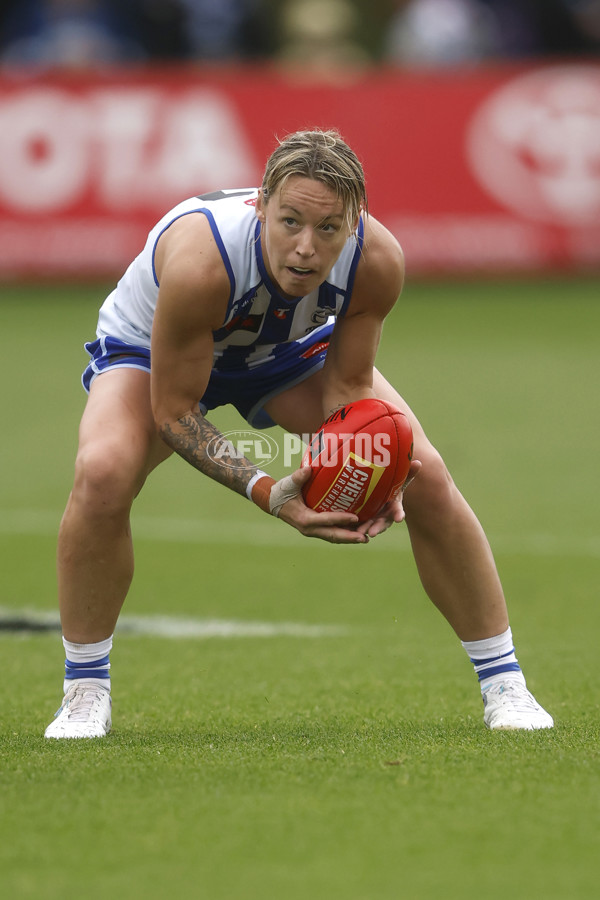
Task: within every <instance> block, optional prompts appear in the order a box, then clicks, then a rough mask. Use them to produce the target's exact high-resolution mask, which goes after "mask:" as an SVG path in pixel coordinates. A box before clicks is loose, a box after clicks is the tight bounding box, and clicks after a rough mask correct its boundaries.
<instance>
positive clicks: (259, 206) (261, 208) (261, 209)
mask: <svg viewBox="0 0 600 900" xmlns="http://www.w3.org/2000/svg"><path fill="white" fill-rule="evenodd" d="M266 204H267V201H266V199H265V195H264V193H263V189H262V188H259V189H258V197H257V198H256V206H255V207H254V209H255V211H256V217H257V219H258V221H259V222H262V223H263V225H264V223H265V218H266V216H265V206H266Z"/></svg>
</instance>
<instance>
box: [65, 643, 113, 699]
mask: <svg viewBox="0 0 600 900" xmlns="http://www.w3.org/2000/svg"><path fill="white" fill-rule="evenodd" d="M62 641H63V645H64V648H65V654H66V659H65V680H64V685H63V687H64V690H65V693H66V692H67V690H68V689H69V688H70V687H71V686H72V685H73V683H74V682H75V681H87V682H89V683H90V684H97V685H99V686H100V687H103V688H105V689H106V690H107V691H110V660H109V654H110V651H111V649H112V641H113V636H112V634H111V636H110V637H109V638H106V640H104V641H98V642H97V643H95V644H74V643H72V642H71V641H68V640H67V639H66V638H65V637H63V639H62Z"/></svg>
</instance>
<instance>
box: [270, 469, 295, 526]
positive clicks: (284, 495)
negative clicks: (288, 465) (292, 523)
mask: <svg viewBox="0 0 600 900" xmlns="http://www.w3.org/2000/svg"><path fill="white" fill-rule="evenodd" d="M301 492H302V488H300V487H298V485H297V484H296V482H295V481H294V479H293V478H292V476H291V475H286V477H285V478H282V479H281V481H277V482H276V483H275V484H274V485H273V487H272V488H271V494H270V496H269V509H270V510H271V515H272V516H279V512H280V510H281V507H282V506H283V504H284V503H287V502H288V500H292V499H293V498H294V497H298V496H299V495H300V493H301Z"/></svg>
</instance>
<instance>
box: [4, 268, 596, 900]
mask: <svg viewBox="0 0 600 900" xmlns="http://www.w3.org/2000/svg"><path fill="white" fill-rule="evenodd" d="M103 292H104V291H103V288H102V287H100V288H98V287H93V286H87V287H84V288H82V287H78V286H60V287H58V286H57V287H55V288H50V287H44V288H39V289H38V288H32V287H29V288H28V287H24V286H18V285H14V286H4V288H3V290H2V297H1V299H0V342H1V347H0V349H1V351H2V363H3V373H4V378H3V380H2V383H1V385H0V396H1V408H2V410H3V421H4V429H3V435H4V441H3V447H2V463H3V464H2V480H1V483H0V565H1V571H2V586H3V589H2V597H1V599H0V605H2V606H4V607H7V608H9V609H12V610H19V609H30V610H38V611H49V610H52V609H53V608H54V606H55V588H54V544H55V531H56V527H57V524H58V521H59V519H60V515H61V511H62V507H63V505H64V501H65V498H66V495H67V493H68V490H69V487H70V479H71V470H72V462H73V456H74V453H75V441H76V429H77V423H78V419H79V416H80V413H81V410H82V408H83V403H84V395H83V392H82V391H81V389H80V387H79V385H78V378H79V373H80V369H81V368H82V365H83V363H84V359H85V357H84V354H83V353H82V350H81V344H82V342H83V340H85V339H87V338H88V336H91V335H92V333H93V330H94V327H95V318H96V309H97V306H98V303H99V300H100V298H101V296H102V294H103ZM599 333H600V303H598V283H597V282H596V283H595V282H594V281H593V280H591V279H589V280H573V281H569V280H548V281H536V282H527V283H521V282H505V283H491V282H475V283H462V282H461V283H458V282H456V283H451V284H442V283H435V284H426V283H420V284H411V285H409V287H408V288H407V290H406V292H405V295H404V298H403V300H402V301H401V303H400V305H399V306H398V309H397V311H396V313H395V314H394V316H393V318H392V319H391V320H390V321H389V322H388V324H387V326H386V329H385V333H384V338H383V345H382V349H381V354H380V367H381V368H382V370H383V371H384V372H385V373H386V375H388V377H389V378H390V380H392V381H393V382H394V383H395V384H396V385H397V386H398V387H399V389H400V391H401V393H403V394H404V396H405V397H406V398H407V400H408V401H409V403H410V404H411V405H412V406H413V408H414V409H415V410H416V411H417V412H418V413H419V416H420V418H421V420H422V421H423V423H424V424H425V426H426V428H427V430H428V431H429V433H430V436H431V437H432V439H433V440H434V442H435V443H436V444H437V446H438V447H439V448H440V450H441V451H442V453H443V454H444V456H445V458H446V460H447V461H448V463H449V465H450V468H451V470H452V471H453V474H454V476H455V478H456V480H457V482H458V483H459V485H460V486H461V488H462V490H463V491H464V493H465V494H466V496H467V497H468V498H469V500H470V501H471V503H472V505H473V506H474V508H475V509H476V510H477V512H478V514H479V516H480V518H481V520H482V522H483V524H484V526H485V528H486V530H487V531H488V533H489V535H490V538H491V541H492V545H493V547H494V549H495V552H496V556H497V561H498V566H499V569H500V572H501V575H502V578H503V581H504V584H505V588H506V591H507V595H508V597H509V604H510V610H511V622H512V627H513V632H514V633H515V637H516V641H517V650H518V654H519V658H520V660H521V662H522V664H523V666H524V669H525V672H526V674H527V677H528V682H529V684H530V686H531V687H532V689H533V690H534V692H535V693H536V694H537V695H538V697H539V699H540V700H541V701H542V702H543V703H544V705H546V706H547V708H548V709H549V710H550V711H551V712H552V713H553V714H554V716H555V719H556V722H557V725H556V728H555V729H554V731H553V732H550V733H534V734H491V733H489V732H487V731H486V730H485V729H484V727H483V725H482V721H481V700H480V699H479V696H478V689H477V685H476V683H475V679H474V676H473V673H472V671H471V668H470V665H469V663H468V660H467V659H466V657H465V655H464V653H463V651H462V649H461V648H460V645H459V644H458V642H457V640H456V639H455V638H454V636H453V634H452V632H451V631H450V629H449V628H448V626H447V625H446V624H445V622H444V621H443V620H442V619H441V617H440V616H439V615H438V614H437V613H436V612H435V611H434V610H433V608H432V607H431V605H430V604H429V603H428V601H427V600H426V598H425V597H424V595H423V593H422V591H421V588H420V585H419V582H418V579H417V576H416V572H415V567H414V564H413V561H412V556H411V554H410V550H409V546H408V542H407V538H406V534H405V532H404V530H403V529H402V528H398V529H396V532H395V533H393V534H387V535H384V536H382V537H381V538H380V539H378V540H377V541H375V542H373V543H372V544H371V545H370V546H369V547H365V548H363V547H360V548H349V547H329V546H326V545H324V544H320V543H316V542H310V541H306V540H303V539H302V538H300V537H299V536H296V535H294V534H293V533H292V532H289V531H288V530H286V529H285V526H283V525H282V524H281V523H279V522H276V521H272V520H269V519H268V518H267V517H265V516H262V517H261V515H260V513H258V512H257V511H256V510H255V509H253V508H252V507H251V506H250V504H247V503H245V502H244V501H243V500H241V499H240V498H238V497H236V496H234V495H231V494H228V493H227V492H225V491H224V490H223V489H222V488H219V487H218V486H216V485H213V484H211V483H208V482H207V483H205V482H204V481H203V480H202V479H201V477H200V476H198V475H197V474H196V473H195V472H193V471H192V470H191V469H189V468H188V467H186V465H185V464H184V463H183V462H181V461H180V460H170V461H169V462H168V463H166V464H165V465H164V466H163V467H161V469H160V470H159V471H158V472H156V473H155V474H154V475H153V477H152V479H151V480H150V482H149V483H148V485H147V486H146V489H145V490H144V492H143V494H142V496H141V497H140V499H139V501H138V503H137V505H136V510H135V516H134V532H135V533H136V534H137V541H136V547H137V562H138V571H137V575H136V580H135V582H134V586H133V588H132V591H131V594H130V597H129V599H128V603H127V608H126V612H127V613H128V614H130V615H132V614H136V615H143V614H154V615H156V614H167V613H168V614H171V615H178V616H186V617H191V616H193V617H197V618H201V619H202V618H220V619H228V620H229V619H233V620H242V621H248V622H252V621H263V622H303V623H308V624H329V625H337V626H341V631H340V633H339V634H338V635H336V636H325V637H318V638H317V637H315V638H295V637H282V636H279V637H269V638H247V637H246V638H242V637H238V638H230V639H218V638H215V639H212V640H192V639H184V640H168V639H159V638H156V637H141V636H134V635H130V634H125V633H123V634H122V635H121V636H120V637H119V638H118V640H116V641H115V647H114V650H113V654H112V657H111V659H112V663H113V678H114V681H113V684H114V698H115V709H114V731H113V733H112V734H111V735H110V736H109V737H108V738H107V739H106V740H104V741H102V742H76V743H68V744H66V743H64V742H56V743H54V742H53V743H50V742H45V741H44V739H43V738H42V737H41V734H42V733H43V729H44V727H45V725H46V724H47V722H48V720H49V718H50V716H51V714H52V712H53V711H54V709H55V708H56V705H57V702H58V699H59V695H60V684H61V661H62V648H61V646H60V641H59V638H58V634H57V633H52V634H27V633H25V634H16V635H15V634H9V633H5V634H4V635H3V636H2V637H0V653H1V654H2V656H1V658H2V662H3V670H4V678H3V680H2V689H1V700H0V760H1V764H0V782H1V792H0V798H1V800H0V803H1V811H2V814H1V816H0V872H1V873H2V875H1V879H0V881H1V883H2V888H3V895H4V896H7V897H11V898H12V897H15V898H36V900H37V898H44V900H54V898H59V897H64V896H65V895H67V894H72V895H74V894H80V895H83V894H84V893H85V895H86V896H87V897H89V898H90V900H96V898H100V897H106V896H109V895H111V894H112V895H114V896H118V897H121V896H122V897H133V898H138V897H140V898H141V897H146V898H150V900H155V898H156V900H159V898H163V897H167V896H172V897H183V898H188V897H189V898H192V897H193V898H196V897H201V898H207V900H230V898H231V900H258V898H261V900H262V898H278V900H279V898H286V900H306V898H311V900H337V898H344V900H388V898H389V900H391V898H407V900H412V898H415V900H430V898H432V900H433V898H438V897H445V898H450V900H454V898H456V900H458V898H462V897H465V896H467V895H470V894H477V895H482V896H486V897H489V898H492V900H500V898H504V897H505V896H507V895H510V896H512V897H516V898H518V900H521V898H523V900H529V898H530V897H533V896H540V897H544V898H550V900H554V898H556V900H559V898H560V900H563V898H577V900H580V898H581V900H587V898H590V897H593V896H595V895H596V893H597V872H598V869H597V859H598V851H599V850H600V841H599V839H598V834H599V833H600V774H599V762H600V760H599V756H600V753H599V737H600V733H599V732H600V725H599V723H600V710H599V694H598V688H597V670H598V663H597V658H598V649H597V648H598V633H599V628H600V611H599V607H598V603H597V591H598V588H597V586H598V578H599V575H600V529H599V528H598V525H597V508H598V503H597V484H598V478H597V465H598V463H597V459H598V445H599V439H600V424H599V423H600V416H599V415H598V399H597V393H598V392H597V383H598V375H599V373H600V362H599V360H598V352H597V336H598V334H599ZM214 418H215V422H216V424H217V425H219V426H220V427H222V428H223V429H226V428H228V427H233V428H235V427H236V426H238V425H239V419H238V418H237V416H236V415H235V414H233V413H231V412H230V411H229V410H225V411H223V412H221V413H219V414H218V415H216V416H215V417H214ZM273 434H274V436H276V437H277V432H276V431H275V432H273ZM207 523H209V524H207ZM228 528H229V529H231V532H232V533H233V534H234V535H235V539H231V540H228V539H227V529H228Z"/></svg>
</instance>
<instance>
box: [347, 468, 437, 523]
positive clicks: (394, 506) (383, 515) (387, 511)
mask: <svg viewBox="0 0 600 900" xmlns="http://www.w3.org/2000/svg"><path fill="white" fill-rule="evenodd" d="M420 468H421V462H420V461H419V460H418V459H413V461H412V462H411V464H410V469H409V470H408V475H407V476H406V481H405V482H404V484H403V485H402V489H401V491H400V493H399V494H398V496H397V497H395V498H394V500H389V501H388V502H387V503H386V504H385V506H382V508H381V509H380V510H379V512H378V513H377V515H376V516H373V518H372V519H369V520H368V521H367V522H361V523H360V525H359V526H358V528H357V529H356V530H357V531H358V532H359V533H361V534H364V535H366V536H367V537H370V538H372V537H377V535H378V534H383V532H384V531H387V530H388V528H389V527H390V526H391V525H394V524H395V523H400V522H403V521H404V516H405V513H404V506H403V504H402V500H403V497H404V492H405V490H406V488H407V487H408V486H409V484H410V483H411V481H413V479H415V478H416V477H417V475H418V473H419V469H420Z"/></svg>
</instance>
